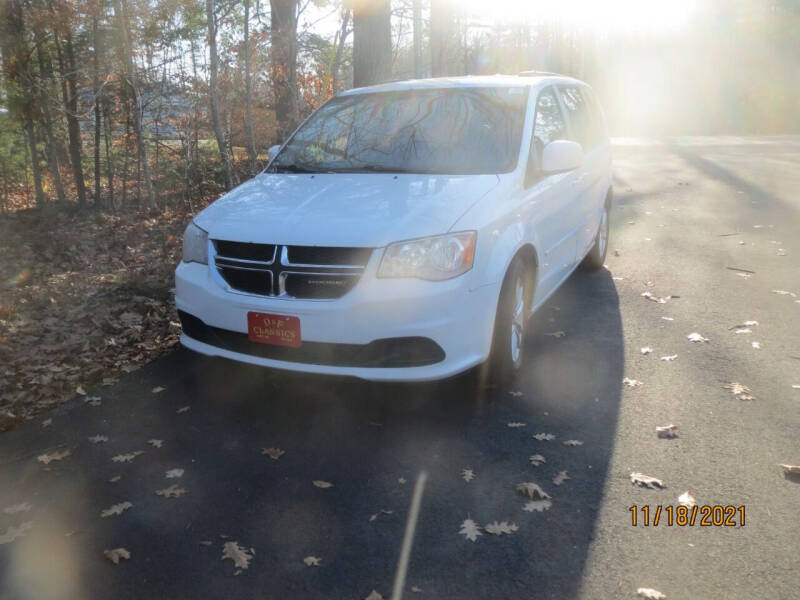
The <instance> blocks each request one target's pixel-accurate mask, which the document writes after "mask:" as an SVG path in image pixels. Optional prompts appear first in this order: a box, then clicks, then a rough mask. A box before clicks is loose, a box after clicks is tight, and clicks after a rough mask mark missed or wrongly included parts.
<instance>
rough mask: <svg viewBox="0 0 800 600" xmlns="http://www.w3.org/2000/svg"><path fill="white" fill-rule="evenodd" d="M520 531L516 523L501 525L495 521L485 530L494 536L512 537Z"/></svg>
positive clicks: (504, 522)
mask: <svg viewBox="0 0 800 600" xmlns="http://www.w3.org/2000/svg"><path fill="white" fill-rule="evenodd" d="M518 529H519V527H517V524H516V523H509V522H508V521H502V522H500V523H498V522H497V521H493V522H491V523H489V524H488V525H486V526H485V527H484V528H483V530H484V531H485V532H486V533H491V534H492V535H511V534H512V533H514V532H515V531H517V530H518Z"/></svg>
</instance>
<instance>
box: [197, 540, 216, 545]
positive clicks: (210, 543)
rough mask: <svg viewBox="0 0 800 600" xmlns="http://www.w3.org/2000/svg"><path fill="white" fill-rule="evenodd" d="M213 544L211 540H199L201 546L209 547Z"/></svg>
mask: <svg viewBox="0 0 800 600" xmlns="http://www.w3.org/2000/svg"><path fill="white" fill-rule="evenodd" d="M213 544H214V542H212V541H211V540H200V545H201V546H211V545H213Z"/></svg>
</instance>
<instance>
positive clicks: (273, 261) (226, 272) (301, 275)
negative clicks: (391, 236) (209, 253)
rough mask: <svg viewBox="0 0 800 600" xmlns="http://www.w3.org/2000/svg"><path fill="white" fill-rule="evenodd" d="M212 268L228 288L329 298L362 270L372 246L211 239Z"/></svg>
mask: <svg viewBox="0 0 800 600" xmlns="http://www.w3.org/2000/svg"><path fill="white" fill-rule="evenodd" d="M214 250H215V254H214V256H213V257H212V268H214V269H216V270H217V272H218V273H219V275H220V277H222V279H223V280H224V281H225V283H227V284H228V285H229V286H230V287H231V289H233V290H236V291H239V292H246V293H248V294H257V295H259V296H273V297H275V296H277V297H284V298H303V299H313V300H333V299H335V298H340V297H341V296H343V295H344V294H346V293H347V292H349V291H350V290H351V289H353V287H354V286H355V285H356V283H358V280H359V279H360V278H361V275H362V274H363V273H364V267H365V266H366V264H367V262H368V261H369V257H370V256H371V255H372V248H338V247H329V246H279V245H275V244H251V243H245V242H231V241H226V240H214Z"/></svg>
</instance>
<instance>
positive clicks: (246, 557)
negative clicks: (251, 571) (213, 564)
mask: <svg viewBox="0 0 800 600" xmlns="http://www.w3.org/2000/svg"><path fill="white" fill-rule="evenodd" d="M254 554H255V550H253V548H250V549H249V550H248V549H247V548H242V547H241V546H240V545H239V542H235V541H234V542H225V543H224V544H223V545H222V559H221V560H225V559H226V558H227V559H230V560H232V561H233V565H234V566H235V567H236V568H237V569H246V568H247V567H249V566H250V561H251V560H253V555H254Z"/></svg>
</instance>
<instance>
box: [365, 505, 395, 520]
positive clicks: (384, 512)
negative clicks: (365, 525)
mask: <svg viewBox="0 0 800 600" xmlns="http://www.w3.org/2000/svg"><path fill="white" fill-rule="evenodd" d="M391 514H394V511H393V510H387V509H385V508H382V509H380V510H379V511H378V512H376V513H375V514H374V515H370V516H369V520H370V522H372V521H374V520H375V519H377V518H378V516H379V515H391Z"/></svg>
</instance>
